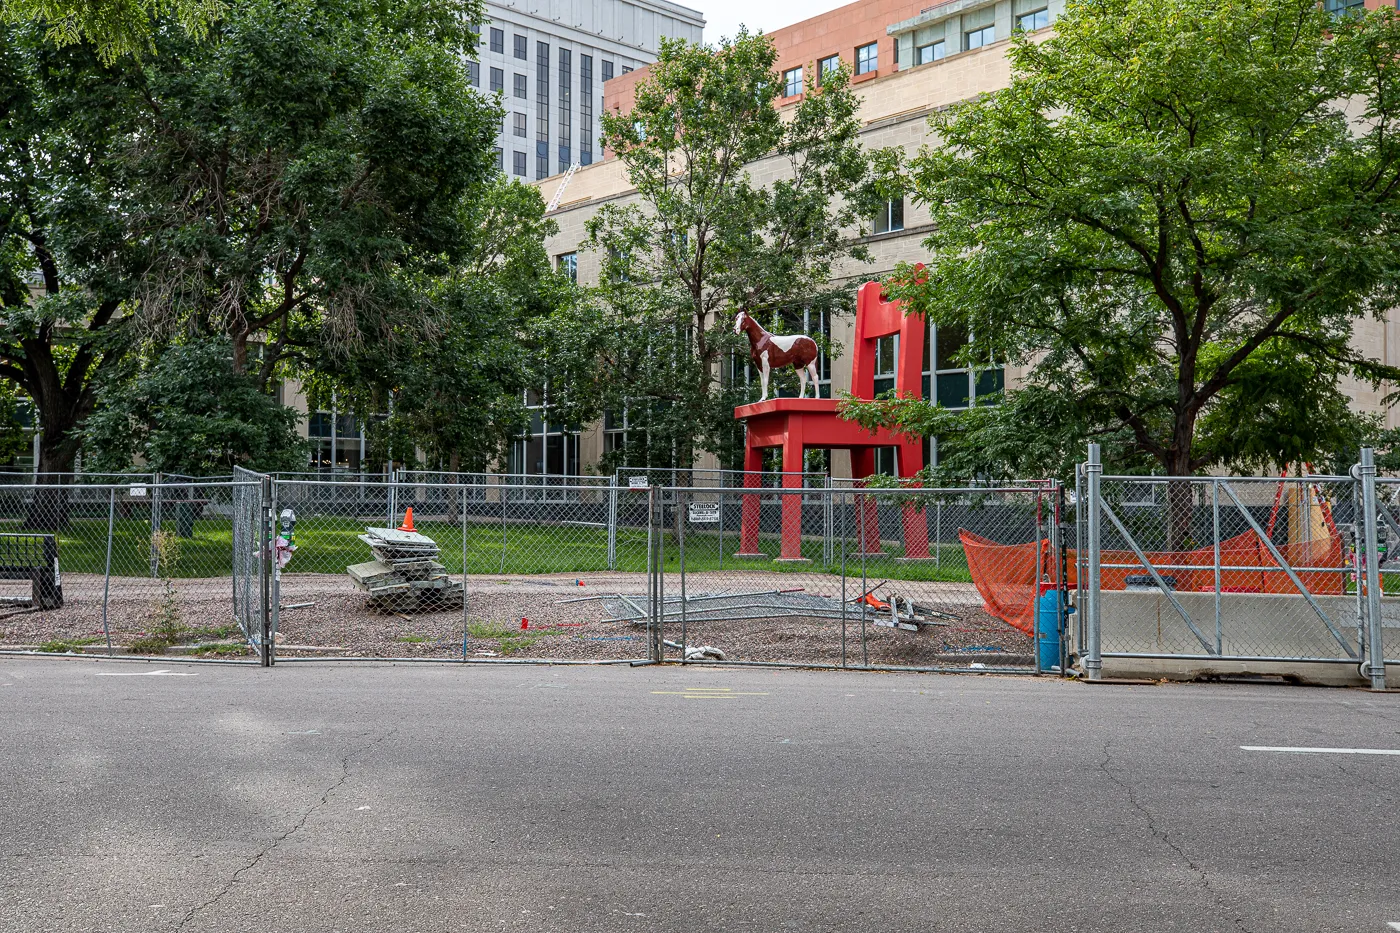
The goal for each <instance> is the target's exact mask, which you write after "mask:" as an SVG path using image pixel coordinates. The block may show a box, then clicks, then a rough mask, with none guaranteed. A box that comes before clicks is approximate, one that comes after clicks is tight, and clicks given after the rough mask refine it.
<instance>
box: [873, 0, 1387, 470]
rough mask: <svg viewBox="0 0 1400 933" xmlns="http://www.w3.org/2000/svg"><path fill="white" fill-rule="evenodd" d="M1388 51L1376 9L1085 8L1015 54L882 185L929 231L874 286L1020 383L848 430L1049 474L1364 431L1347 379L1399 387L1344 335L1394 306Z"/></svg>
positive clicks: (1239, 451) (1180, 3)
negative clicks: (958, 333) (1102, 460)
mask: <svg viewBox="0 0 1400 933" xmlns="http://www.w3.org/2000/svg"><path fill="white" fill-rule="evenodd" d="M1397 50H1400V22H1397V19H1396V17H1395V15H1394V12H1393V11H1376V12H1373V13H1367V14H1366V15H1364V16H1359V17H1355V18H1347V19H1343V20H1335V19H1333V18H1331V17H1330V16H1329V15H1328V14H1327V13H1325V12H1324V11H1323V9H1322V8H1321V6H1320V5H1319V4H1316V3H1314V2H1312V0H1167V2H1165V3H1163V2H1159V0H1150V2H1149V0H1081V2H1074V3H1070V4H1069V5H1068V6H1067V7H1066V10H1065V14H1064V15H1063V16H1062V17H1061V18H1060V19H1058V20H1057V21H1056V35H1055V36H1054V37H1052V38H1050V39H1048V40H1046V41H1043V42H1039V43H1037V42H1035V41H1032V40H1031V39H1030V38H1028V37H1019V38H1018V39H1017V40H1016V42H1015V44H1014V46H1013V49H1012V51H1011V53H1010V54H1011V57H1012V61H1013V78H1012V82H1011V85H1010V86H1009V87H1008V88H1006V89H1005V90H1002V91H998V92H995V93H992V94H988V95H986V96H984V97H981V98H978V99H976V100H973V101H970V102H968V103H966V104H963V105H961V106H958V107H955V108H953V109H952V110H951V111H949V112H947V113H945V114H941V115H940V116H939V117H937V118H936V119H935V121H934V122H935V130H936V132H937V134H938V141H937V142H936V143H935V144H933V145H931V146H929V147H928V148H926V149H925V150H924V151H923V152H921V153H920V154H919V156H918V157H916V158H914V159H913V160H912V161H911V162H910V163H909V164H908V166H907V175H905V176H902V177H898V178H896V179H895V181H894V182H892V183H898V184H904V185H908V186H909V187H910V189H911V190H912V191H913V192H914V193H915V195H916V197H917V198H918V199H920V200H921V201H923V202H924V203H926V204H928V205H929V208H930V211H931V213H932V219H933V223H934V226H935V232H934V233H933V234H932V235H931V236H930V237H929V238H928V240H927V241H926V243H927V245H928V247H929V250H930V257H929V258H928V259H927V260H926V266H927V268H926V269H925V270H924V272H923V273H922V274H915V273H914V270H912V269H907V268H906V269H903V270H901V272H900V274H899V275H897V276H896V279H897V281H895V282H892V283H891V286H890V289H889V290H890V292H891V293H892V294H893V295H894V296H896V297H899V298H903V299H906V300H907V301H909V303H910V305H911V307H912V308H914V309H916V310H919V311H922V312H925V313H927V314H928V315H929V316H930V317H931V318H932V319H933V320H935V321H936V322H938V323H940V324H943V323H947V324H955V325H957V326H959V327H961V328H963V329H965V330H966V331H967V332H969V333H971V334H973V335H974V337H975V340H974V341H973V343H972V344H971V345H970V346H969V348H968V350H967V354H966V356H967V359H968V360H969V361H972V360H983V361H985V360H987V359H989V358H995V359H1001V360H1005V361H1006V362H1007V363H1008V364H1009V365H1011V366H1016V367H1023V368H1024V369H1025V371H1026V372H1027V375H1026V377H1025V379H1024V381H1023V383H1022V387H1020V388H1017V389H1015V390H1013V391H1011V392H1009V393H1008V394H1007V399H1006V402H1005V409H1004V410H1003V411H995V412H994V411H986V410H981V409H974V410H973V411H970V412H968V413H967V414H965V415H958V416H953V415H949V414H948V413H940V412H935V411H931V410H929V409H930V408H931V406H930V404H929V403H920V402H912V403H893V404H890V403H877V404H874V405H862V404H859V403H853V404H851V405H850V406H849V410H850V414H851V416H852V417H855V418H857V419H859V420H862V421H864V422H867V423H882V422H883V421H885V420H889V421H891V422H894V423H901V424H906V425H910V426H912V427H913V428H915V429H916V430H918V431H923V430H931V431H937V432H938V433H939V434H940V453H941V454H945V455H946V454H947V453H948V452H949V449H950V447H951V448H955V449H953V450H952V454H953V455H954V456H953V459H954V460H955V461H957V466H958V469H960V470H965V471H967V474H966V475H976V474H977V473H979V472H982V471H984V470H985V471H987V472H990V473H993V474H997V475H1008V474H1010V473H1014V472H1022V471H1031V472H1033V473H1035V474H1037V475H1039V474H1042V473H1047V472H1058V473H1060V474H1061V475H1064V474H1065V472H1066V466H1067V464H1068V463H1070V462H1072V460H1074V459H1078V458H1081V457H1082V450H1083V444H1084V442H1085V441H1088V440H1096V439H1102V440H1103V441H1104V442H1105V445H1106V449H1105V454H1106V455H1112V457H1113V458H1114V466H1113V468H1114V469H1125V470H1141V469H1144V468H1149V467H1150V468H1153V469H1155V470H1156V471H1159V472H1165V473H1167V474H1169V475H1187V474H1190V473H1192V472H1194V471H1197V470H1200V469H1203V468H1206V467H1225V468H1241V469H1251V470H1254V469H1261V468H1264V467H1266V466H1269V465H1274V466H1278V465H1282V464H1283V463H1286V462H1289V461H1296V460H1302V459H1308V458H1312V459H1319V460H1320V459H1322V458H1321V457H1320V453H1321V452H1324V451H1327V450H1329V449H1335V448H1336V447H1337V446H1338V445H1339V444H1342V443H1343V442H1344V441H1345V440H1346V439H1348V438H1354V437H1355V436H1357V433H1358V432H1363V433H1364V432H1365V431H1367V430H1369V428H1367V426H1366V425H1364V424H1362V421H1364V419H1359V418H1358V416H1356V415H1355V414H1353V413H1351V412H1350V410H1349V406H1348V400H1347V397H1346V393H1345V391H1344V389H1343V380H1344V379H1352V380H1356V381H1358V382H1360V383H1362V384H1371V385H1379V384H1380V383H1381V382H1382V381H1393V380H1395V379H1396V378H1397V377H1398V376H1400V371H1397V370H1395V369H1394V368H1392V367H1389V366H1386V365H1383V364H1382V363H1380V362H1379V361H1377V360H1375V359H1371V358H1369V357H1368V356H1367V355H1365V353H1364V352H1362V351H1361V350H1358V349H1357V348H1356V346H1354V345H1353V343H1352V335H1353V332H1354V329H1355V326H1356V325H1357V323H1358V322H1359V321H1361V320H1363V319H1364V318H1366V317H1368V316H1375V317H1379V316H1381V315H1382V314H1383V313H1384V312H1385V310H1386V309H1387V308H1391V307H1394V306H1395V305H1396V304H1397V303H1400V265H1398V264H1397V263H1396V262H1395V256H1396V255H1400V251H1398V248H1400V242H1397V234H1400V225H1397V223H1396V221H1397V219H1400V214H1397V208H1400V140H1397V138H1396V134H1395V133H1394V132H1393V124H1394V122H1395V120H1396V118H1397V117H1398V116H1400V82H1397V78H1400V57H1397V55H1396V52H1397ZM1344 104H1345V105H1346V107H1347V108H1348V110H1350V111H1351V112H1352V113H1353V114H1354V115H1355V116H1356V117H1357V119H1356V120H1355V121H1354V122H1353V121H1351V120H1349V119H1348V115H1347V112H1345V111H1344V109H1343V107H1344ZM886 161H887V162H892V161H893V160H891V159H889V158H888V157H887V159H886ZM1022 417H1024V418H1027V419H1032V420H1025V421H1020V423H1019V425H1018V424H1017V420H1018V419H1019V418H1022ZM1034 419H1038V420H1034ZM944 434H947V435H948V436H949V437H950V438H951V439H952V442H951V443H950V444H945V442H944V441H943V439H942V436H943V435H944ZM1018 436H1019V437H1020V439H1021V441H1022V442H1023V443H1024V444H1025V445H1026V448H1025V449H1018V448H1017V447H1016V446H1015V440H1016V438H1017V437H1018ZM1037 466H1039V467H1040V469H1036V467H1037Z"/></svg>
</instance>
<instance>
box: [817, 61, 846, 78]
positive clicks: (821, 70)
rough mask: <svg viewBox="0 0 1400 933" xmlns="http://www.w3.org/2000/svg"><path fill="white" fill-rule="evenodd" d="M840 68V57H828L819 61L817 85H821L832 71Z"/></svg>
mask: <svg viewBox="0 0 1400 933" xmlns="http://www.w3.org/2000/svg"><path fill="white" fill-rule="evenodd" d="M840 67H841V56H840V55H828V56H827V57H826V58H823V59H822V60H821V61H819V62H817V83H818V84H821V83H822V82H823V81H825V80H826V76H827V75H829V74H831V73H832V72H833V71H835V70H836V69H837V68H840Z"/></svg>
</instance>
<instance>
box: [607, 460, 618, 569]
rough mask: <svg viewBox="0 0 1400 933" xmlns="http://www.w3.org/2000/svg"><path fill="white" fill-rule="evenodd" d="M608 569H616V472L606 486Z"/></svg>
mask: <svg viewBox="0 0 1400 933" xmlns="http://www.w3.org/2000/svg"><path fill="white" fill-rule="evenodd" d="M608 569H609V570H616V569H617V473H616V472H614V473H613V475H612V484H611V485H610V486H608Z"/></svg>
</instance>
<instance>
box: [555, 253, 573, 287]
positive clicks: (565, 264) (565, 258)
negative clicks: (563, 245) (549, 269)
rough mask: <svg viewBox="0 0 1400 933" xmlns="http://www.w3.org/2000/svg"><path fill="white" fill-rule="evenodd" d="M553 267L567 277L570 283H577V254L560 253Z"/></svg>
mask: <svg viewBox="0 0 1400 933" xmlns="http://www.w3.org/2000/svg"><path fill="white" fill-rule="evenodd" d="M554 266H555V268H557V269H558V270H559V271H560V272H562V273H564V274H565V275H567V276H568V277H569V281H570V282H577V281H578V253H560V254H559V256H557V257H556V258H555V262H554Z"/></svg>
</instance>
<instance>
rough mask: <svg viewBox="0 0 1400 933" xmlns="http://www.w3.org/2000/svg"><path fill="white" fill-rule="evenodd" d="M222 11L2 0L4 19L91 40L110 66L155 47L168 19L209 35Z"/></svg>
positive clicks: (66, 39) (152, 3)
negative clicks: (34, 24) (36, 25)
mask: <svg viewBox="0 0 1400 933" xmlns="http://www.w3.org/2000/svg"><path fill="white" fill-rule="evenodd" d="M222 10H223V4H222V3H221V2H220V0H0V20H3V21H4V22H8V23H22V22H25V21H30V20H33V21H38V22H41V23H43V24H44V25H45V28H46V35H47V37H48V38H49V39H50V40H51V41H53V42H54V43H55V44H57V45H60V46H63V45H73V44H75V43H78V42H84V41H87V42H91V43H92V44H93V46H94V47H95V48H96V50H97V54H98V56H99V57H100V58H101V59H102V61H103V62H105V63H107V64H111V63H112V62H114V61H116V60H117V59H118V58H120V57H121V56H123V55H135V56H138V57H139V56H140V55H142V54H143V53H146V52H151V51H154V49H155V33H156V30H157V29H158V28H159V26H160V23H161V21H162V20H166V19H169V20H173V21H175V22H177V23H178V24H179V25H180V26H181V27H182V28H183V29H184V30H185V31H186V32H187V33H188V34H189V35H191V36H193V37H195V38H203V37H204V36H205V35H207V34H208V32H209V24H210V23H211V22H213V21H214V20H216V19H218V17H219V14H220V13H221V12H222Z"/></svg>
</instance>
